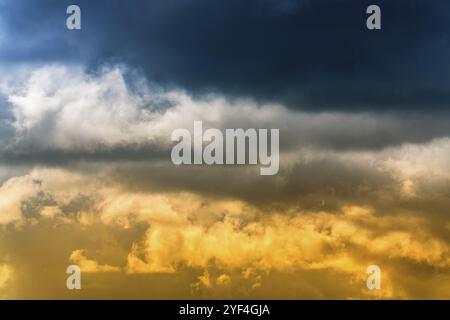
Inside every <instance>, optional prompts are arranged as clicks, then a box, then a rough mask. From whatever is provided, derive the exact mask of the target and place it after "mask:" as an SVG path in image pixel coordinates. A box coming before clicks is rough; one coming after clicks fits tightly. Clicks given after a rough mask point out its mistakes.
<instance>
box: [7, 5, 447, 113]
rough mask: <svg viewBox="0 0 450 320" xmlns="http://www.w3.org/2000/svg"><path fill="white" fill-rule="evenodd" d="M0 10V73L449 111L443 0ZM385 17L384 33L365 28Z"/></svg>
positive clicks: (318, 104) (290, 101) (303, 104)
mask: <svg viewBox="0 0 450 320" xmlns="http://www.w3.org/2000/svg"><path fill="white" fill-rule="evenodd" d="M72 2H73V1H51V0H47V1H39V2H37V1H20V2H17V1H4V2H3V4H2V5H1V19H2V21H3V25H5V30H4V32H5V34H6V35H7V41H6V44H3V46H2V50H1V52H0V61H1V62H2V63H13V62H14V63H18V62H55V61H59V62H61V61H62V62H67V63H69V62H83V63H86V64H88V65H89V66H90V67H91V68H92V70H95V69H96V68H97V67H98V66H99V65H101V64H105V63H116V62H121V63H125V64H127V65H130V66H132V67H133V68H137V69H140V70H141V71H142V72H143V73H144V74H145V75H146V76H147V77H148V78H149V79H150V80H153V81H157V82H159V83H160V84H163V85H173V86H178V87H182V88H185V89H188V90H189V91H190V92H191V93H194V94H201V93H204V92H211V91H213V92H220V93H223V94H226V95H228V96H230V97H235V96H247V97H252V98H254V99H257V100H263V101H276V102H281V103H284V104H286V105H288V106H290V107H292V108H303V109H312V110H317V109H321V110H324V109H328V110H342V109H346V110H350V109H364V110H367V109H370V110H380V109H395V110H403V111H409V110H411V109H420V110H423V111H428V110H430V109H447V108H448V105H447V104H448V101H450V92H449V90H448V87H449V84H450V72H449V71H450V70H449V64H448V63H447V60H448V57H449V50H450V46H449V42H448V40H447V39H448V33H449V31H450V28H449V27H450V26H449V24H450V19H449V15H450V3H448V1H440V0H437V1H425V0H412V1H411V0H410V1H407V0H399V1H384V0H378V1H366V0H363V1H350V0H339V1H324V0H317V1H309V0H299V1H295V0H283V1H272V0H259V1H257V0H251V1H240V0H228V1H207V0H188V1H179V0H166V1H126V2H125V1H116V0H111V1H103V0H102V1H95V2H93V1H85V0H78V1H76V3H77V4H79V5H80V6H81V8H82V19H83V24H82V28H83V29H82V30H81V31H67V30H66V29H65V18H66V17H65V8H66V7H67V5H68V4H72ZM369 4H378V5H379V6H380V7H381V8H382V30H381V31H373V32H371V31H368V30H367V29H366V27H365V19H366V14H365V11H366V8H367V6H368V5H369Z"/></svg>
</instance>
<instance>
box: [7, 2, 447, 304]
mask: <svg viewBox="0 0 450 320" xmlns="http://www.w3.org/2000/svg"><path fill="white" fill-rule="evenodd" d="M71 4H77V5H79V7H80V8H81V26H82V27H81V30H68V29H67V28H66V19H67V17H68V15H67V14H66V8H67V7H68V6H69V5H71ZM371 4H377V5H378V6H379V7H380V8H381V23H382V29H381V30H368V29H367V27H366V19H367V17H368V15H367V14H366V9H367V7H368V6H369V5H371ZM449 7H450V3H449V2H448V1H440V0H436V1H432V2H431V1H425V0H408V1H406V0H398V1H395V2H394V1H381V0H378V1H365V0H361V1H356V0H355V1H350V0H335V1H331V0H327V1H324V0H248V1H242V0H227V1H222V0H221V1H207V0H164V1H162V0H161V1H160V0H152V1H135V0H130V1H118V0H108V1H106V0H95V1H84V0H77V1H75V2H74V1H65V0H63V1H62V0H61V1H57V0H41V1H31V0H22V1H13V0H0V299H93V298H97V299H99V298H101V299H102V298H112V299H132V298H134V299H231V298H233V299H449V298H450V212H449V207H450V106H449V105H448V103H449V101H450V90H449V86H450V72H449V71H450V70H449V68H450V67H449V66H450V65H449V64H448V59H449V57H450V41H449V40H448V39H449V37H448V35H449V33H450V25H449V24H450V19H449V18H450V17H449V13H448V12H450V8H449ZM194 121H202V122H203V126H204V127H208V128H218V129H220V130H225V129H227V128H244V129H247V128H268V129H270V128H276V129H279V130H280V170H279V172H278V174H277V175H274V176H261V175H260V174H259V168H258V167H257V166H247V165H239V166H207V165H195V166H175V165H174V164H173V163H172V162H171V159H170V153H171V149H172V147H173V142H172V141H171V139H170V138H171V133H172V131H173V130H174V129H177V128H188V129H190V130H192V128H193V123H194ZM73 264H75V265H78V266H80V268H81V271H82V280H81V282H82V289H81V290H68V289H67V288H66V279H67V277H68V275H67V274H66V269H67V267H68V266H69V265H73ZM370 265H378V266H379V267H380V269H381V274H382V280H381V283H382V284H381V289H379V290H369V289H368V288H367V286H366V280H367V276H368V275H367V273H366V270H367V267H368V266H370Z"/></svg>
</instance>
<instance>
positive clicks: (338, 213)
mask: <svg viewBox="0 0 450 320" xmlns="http://www.w3.org/2000/svg"><path fill="white" fill-rule="evenodd" d="M102 174H103V173H99V172H96V173H95V174H93V175H92V174H84V175H82V174H79V173H74V172H68V171H65V170H62V169H35V170H33V171H32V172H31V173H30V174H29V175H27V176H24V177H15V178H12V179H10V180H11V181H13V182H14V183H15V185H16V187H15V188H16V189H18V188H19V185H22V186H23V188H24V190H29V189H28V188H30V186H31V185H33V184H36V182H35V181H40V183H39V191H38V193H40V194H46V195H47V197H40V198H35V196H34V195H33V194H32V193H31V194H28V196H29V197H30V198H35V200H34V201H41V202H42V205H40V206H39V205H36V206H34V208H35V210H36V214H35V215H33V219H31V218H30V217H29V216H26V215H23V216H22V219H23V220H22V221H21V223H20V224H19V223H16V226H17V228H13V229H11V230H10V231H9V232H8V234H9V236H8V238H12V239H14V238H15V237H18V236H19V234H20V232H21V231H20V230H24V229H26V230H27V231H26V232H25V233H26V234H29V235H30V237H31V239H33V237H36V236H37V235H36V232H37V230H40V229H42V228H44V230H45V232H44V231H41V233H42V235H41V236H40V237H44V235H45V237H58V234H59V235H60V232H61V231H58V230H67V231H66V232H69V233H70V234H74V235H75V234H79V232H83V233H82V234H85V235H89V238H90V239H91V240H89V241H87V240H83V239H84V238H85V236H80V235H77V236H74V238H73V239H74V240H71V241H70V245H71V246H72V249H69V248H68V249H64V250H62V249H58V248H55V249H53V250H57V251H58V252H59V253H58V257H59V258H58V259H60V260H61V263H63V262H64V261H65V262H66V263H67V264H70V263H76V264H78V265H80V267H81V269H82V270H84V271H86V272H87V273H91V274H96V273H100V274H101V273H108V272H112V271H114V272H115V273H120V274H123V275H121V276H120V277H123V276H124V277H127V278H124V279H123V281H125V283H127V282H129V281H132V280H131V279H134V278H133V277H140V276H142V275H148V276H154V277H157V278H159V277H168V276H170V275H171V276H172V277H178V276H181V275H182V274H184V273H185V272H188V273H189V276H188V278H189V279H190V284H189V285H188V287H190V288H191V289H192V290H193V292H192V293H191V294H192V295H194V296H197V295H200V296H201V295H204V294H207V295H209V296H211V295H212V296H216V295H218V296H219V297H220V296H222V297H223V296H229V295H231V296H236V295H237V293H236V294H235V295H233V292H241V290H244V292H246V293H245V294H243V296H246V297H254V296H257V294H258V292H259V290H263V289H264V288H267V287H266V285H268V283H270V282H271V281H274V280H273V279H275V278H276V277H277V276H276V275H280V276H281V275H292V276H294V275H295V276H301V275H305V277H307V278H309V280H308V281H309V285H311V286H312V287H314V288H316V290H319V289H318V288H321V286H322V285H325V283H324V281H325V279H327V280H330V279H329V278H328V277H341V279H342V280H341V281H340V282H339V283H336V284H335V285H336V286H338V287H339V288H341V289H342V290H343V291H342V292H341V294H343V293H344V292H345V294H346V296H347V297H348V296H352V297H371V296H372V295H373V293H371V292H368V291H367V290H366V289H365V286H364V284H365V277H366V273H365V269H366V268H367V266H368V265H370V264H374V263H375V264H378V265H380V266H381V267H382V270H383V288H384V289H383V291H382V292H379V295H380V296H378V297H384V298H393V297H401V298H411V297H431V296H433V294H432V293H431V291H430V288H429V287H427V286H425V287H424V290H425V291H424V293H423V294H420V293H418V292H416V291H415V290H414V288H413V287H411V286H410V285H409V284H408V282H407V281H406V280H405V279H407V278H409V277H412V276H413V273H415V272H416V271H414V270H420V273H421V274H422V275H423V276H421V277H429V278H430V279H431V280H430V283H434V281H435V279H436V277H443V279H444V280H443V285H446V282H445V279H447V278H448V272H447V270H448V267H449V264H450V247H449V242H448V241H449V239H448V223H447V222H446V221H448V218H446V216H445V215H444V216H441V217H440V218H439V219H438V218H437V217H436V212H434V211H435V207H433V206H429V207H422V208H420V209H421V210H425V211H424V212H422V213H421V212H418V211H417V208H408V206H407V205H405V204H407V203H408V202H411V201H412V203H414V201H416V199H415V198H416V197H417V195H416V196H414V197H413V198H411V196H410V195H408V196H407V197H405V198H404V200H401V199H399V198H397V196H396V195H394V198H395V201H393V202H390V201H384V202H383V203H384V205H385V207H384V211H383V210H382V208H380V205H379V204H377V203H376V200H377V199H376V197H374V198H366V200H365V201H364V203H365V205H364V206H363V205H358V204H357V202H358V201H351V200H345V199H341V201H342V204H341V205H339V206H338V207H337V208H334V209H328V207H327V206H322V207H320V203H319V204H318V206H317V207H316V208H311V207H309V208H308V205H307V204H304V205H302V204H301V202H299V203H296V204H294V205H293V204H290V203H289V202H286V203H285V204H284V206H281V205H278V206H274V205H270V206H267V207H266V208H265V209H260V208H259V207H258V205H254V204H252V203H251V202H247V201H243V200H240V199H239V198H230V197H225V198H220V197H210V196H208V195H204V194H202V193H196V194H194V193H192V192H162V191H159V192H157V191H153V192H150V191H140V192H135V191H130V190H128V189H127V188H124V187H123V186H122V185H121V184H120V183H118V182H116V181H115V180H113V179H112V180H109V179H108V178H107V176H102ZM8 182H9V181H8ZM8 182H6V185H9V183H8ZM447 185H448V184H447ZM378 188H379V190H378V192H379V191H381V190H382V189H384V188H385V186H384V185H379V186H378ZM396 188H397V190H398V191H397V192H401V190H402V185H401V184H399V185H397V186H396ZM394 190H395V189H394ZM316 192H317V194H316V196H317V199H320V197H322V196H323V195H321V194H320V192H319V191H316ZM375 193H376V192H375ZM419 194H421V193H419ZM86 196H89V198H86ZM421 196H422V197H428V194H426V193H425V194H422V195H421ZM382 197H385V196H384V195H383V196H382ZM442 197H445V195H443V196H442ZM49 198H51V199H52V205H51V209H49V205H48V203H47V200H45V199H49ZM79 199H81V201H79ZM434 199H435V198H434ZM24 201H25V202H28V203H30V199H27V198H25V199H23V198H17V200H16V204H15V206H16V207H19V208H24V207H23V205H22V206H21V205H20V203H23V202H24ZM372 203H373V204H374V206H372V205H371V204H372ZM22 210H23V209H22ZM48 211H51V212H52V214H44V213H45V212H48ZM442 219H443V220H442ZM436 224H438V225H440V226H441V228H444V229H445V230H442V229H439V228H438V227H437V225H436ZM417 225H420V226H421V228H420V230H417ZM141 227H142V229H141V231H142V232H139V233H136V231H133V230H136V229H139V228H141ZM78 228H81V230H85V231H76V233H75V230H77V229H78ZM102 228H114V230H115V231H114V232H113V233H111V231H110V232H108V231H105V232H106V234H110V236H111V237H114V241H112V240H110V238H109V236H108V237H107V238H106V239H103V241H99V240H100V239H102V238H103V237H105V236H103V235H102V234H104V233H103V231H101V232H98V231H95V230H102ZM446 228H447V229H446ZM32 230H34V231H32ZM119 230H122V231H119ZM126 230H130V232H131V233H130V235H129V236H125V234H126V233H125V234H124V233H123V232H128V231H126ZM33 234H34V235H33ZM71 239H72V237H71ZM107 239H109V240H107ZM224 239H226V241H225V240H224ZM8 241H11V240H8ZM94 243H96V244H94ZM5 245H6V247H5ZM105 245H107V246H108V247H106V248H105V247H103V246H105ZM73 247H75V248H73ZM80 247H82V248H84V249H82V250H81V249H79V248H80ZM9 248H10V246H8V245H7V244H4V245H3V248H0V249H2V250H3V252H5V250H6V253H7V255H8V256H9V257H10V262H9V263H12V265H13V267H14V268H15V265H14V263H16V260H15V258H14V257H15V256H16V255H15V254H14V251H11V250H10V249H9ZM67 250H69V251H67ZM114 252H115V253H116V254H113V253H114ZM118 252H120V255H118V254H117V253H118ZM87 253H89V256H88V255H87ZM67 257H70V258H69V259H68V258H67ZM113 257H114V258H113ZM25 259H26V258H25ZM26 260H27V259H26ZM27 261H28V260H27ZM98 261H102V262H101V263H100V262H98ZM406 266H409V267H408V268H406ZM413 266H414V267H413ZM62 267H63V266H61V268H62ZM400 269H401V270H402V271H401V272H400V271H399V270H400ZM119 271H123V272H119ZM317 273H318V274H321V275H322V280H318V279H316V280H313V279H315V277H314V276H313V274H317ZM223 275H225V276H223ZM307 275H308V276H307ZM416 276H418V275H417V274H416ZM274 277H275V278H274ZM319 278H320V277H319ZM108 279H110V278H108ZM121 279H122V278H121ZM126 279H128V280H126ZM311 281H312V282H311ZM330 281H331V280H330ZM107 288H108V285H107V284H104V289H105V290H109V289H107ZM237 288H239V289H237ZM205 290H206V291H205ZM234 290H238V291H234ZM264 290H266V289H264ZM320 290H326V289H320ZM208 292H209V293H208ZM264 292H266V293H265V295H264V296H266V297H267V296H271V295H270V293H269V292H267V291H264ZM320 292H322V294H325V293H324V292H323V291H320ZM98 294H99V295H100V296H101V293H98ZM285 294H286V295H284V297H288V296H289V297H312V293H311V291H305V292H303V293H301V294H300V293H297V294H294V293H293V294H292V295H289V294H287V293H285Z"/></svg>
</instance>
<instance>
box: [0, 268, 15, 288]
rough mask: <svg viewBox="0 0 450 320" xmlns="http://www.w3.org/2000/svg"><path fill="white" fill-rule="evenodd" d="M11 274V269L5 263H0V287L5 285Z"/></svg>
mask: <svg viewBox="0 0 450 320" xmlns="http://www.w3.org/2000/svg"><path fill="white" fill-rule="evenodd" d="M12 276H13V270H12V269H11V267H10V266H9V265H7V264H1V265H0V289H1V288H3V287H4V286H6V284H7V283H8V281H9V280H10V279H11V278H12Z"/></svg>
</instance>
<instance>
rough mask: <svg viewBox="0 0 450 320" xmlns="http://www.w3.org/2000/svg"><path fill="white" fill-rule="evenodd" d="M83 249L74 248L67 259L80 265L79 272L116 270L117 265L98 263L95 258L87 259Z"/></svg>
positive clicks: (118, 269)
mask: <svg viewBox="0 0 450 320" xmlns="http://www.w3.org/2000/svg"><path fill="white" fill-rule="evenodd" d="M84 254H85V252H84V250H75V251H73V252H72V253H71V254H70V258H69V260H70V261H71V262H73V263H75V264H76V265H78V266H79V267H80V270H81V272H87V273H91V272H118V271H120V268H119V267H116V266H110V265H108V264H99V263H98V262H97V261H95V260H91V259H88V258H87V257H86V256H85V255H84Z"/></svg>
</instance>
